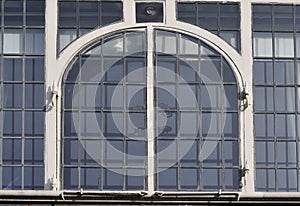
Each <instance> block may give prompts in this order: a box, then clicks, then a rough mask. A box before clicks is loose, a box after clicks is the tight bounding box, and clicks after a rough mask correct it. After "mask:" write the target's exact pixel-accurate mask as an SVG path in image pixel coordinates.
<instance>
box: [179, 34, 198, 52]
mask: <svg viewBox="0 0 300 206" xmlns="http://www.w3.org/2000/svg"><path fill="white" fill-rule="evenodd" d="M198 52H199V46H198V40H197V39H195V38H191V37H188V36H184V35H180V38H179V54H180V55H198Z"/></svg>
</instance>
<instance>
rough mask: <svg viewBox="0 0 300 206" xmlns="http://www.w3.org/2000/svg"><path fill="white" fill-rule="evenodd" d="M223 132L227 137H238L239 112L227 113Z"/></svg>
mask: <svg viewBox="0 0 300 206" xmlns="http://www.w3.org/2000/svg"><path fill="white" fill-rule="evenodd" d="M223 132H224V137H225V138H238V114H237V113H225V122H224V129H223Z"/></svg>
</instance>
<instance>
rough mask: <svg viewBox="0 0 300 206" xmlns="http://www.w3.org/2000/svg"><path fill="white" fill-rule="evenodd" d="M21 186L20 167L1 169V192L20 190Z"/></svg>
mask: <svg viewBox="0 0 300 206" xmlns="http://www.w3.org/2000/svg"><path fill="white" fill-rule="evenodd" d="M21 185H22V168H21V167H3V168H2V189H3V190H21Z"/></svg>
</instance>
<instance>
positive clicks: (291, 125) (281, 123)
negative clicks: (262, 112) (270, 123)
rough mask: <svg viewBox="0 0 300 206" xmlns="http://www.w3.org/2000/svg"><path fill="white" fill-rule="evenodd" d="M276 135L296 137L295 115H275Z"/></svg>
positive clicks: (278, 136)
mask: <svg viewBox="0 0 300 206" xmlns="http://www.w3.org/2000/svg"><path fill="white" fill-rule="evenodd" d="M276 125H277V127H276V135H277V138H284V139H286V138H296V116H295V115H284V114H278V115H276Z"/></svg>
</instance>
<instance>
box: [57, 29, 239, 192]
mask: <svg viewBox="0 0 300 206" xmlns="http://www.w3.org/2000/svg"><path fill="white" fill-rule="evenodd" d="M63 93H64V96H63V111H62V114H63V132H62V137H63V139H62V142H63V145H62V184H63V188H64V189H80V188H83V189H88V190H151V189H153V190H172V191H186V190H192V191H204V190H219V189H222V190H226V191H229V190H230V191H232V190H234V191H237V190H239V182H240V176H239V169H240V149H239V148H240V147H239V144H240V139H239V132H238V131H239V125H238V122H239V121H238V119H239V111H238V85H237V82H236V78H235V76H234V74H233V72H232V69H231V67H230V65H229V64H228V62H227V61H226V59H225V58H224V57H223V56H222V55H221V54H220V53H218V52H217V51H215V50H214V49H213V48H211V47H210V46H208V45H207V44H205V43H204V42H203V41H201V40H199V39H197V38H194V37H191V36H187V35H185V34H182V33H179V32H174V31H165V30H158V29H154V30H153V31H148V30H146V29H145V30H144V29H140V30H134V31H126V32H120V33H116V34H113V35H109V36H105V37H102V38H100V39H99V40H98V41H97V42H95V43H94V44H93V45H91V46H90V47H88V48H87V49H85V50H83V51H81V52H80V53H79V54H78V55H77V56H76V57H75V59H74V60H73V62H72V63H71V64H70V66H69V68H68V69H67V72H66V73H65V76H64V78H63Z"/></svg>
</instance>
